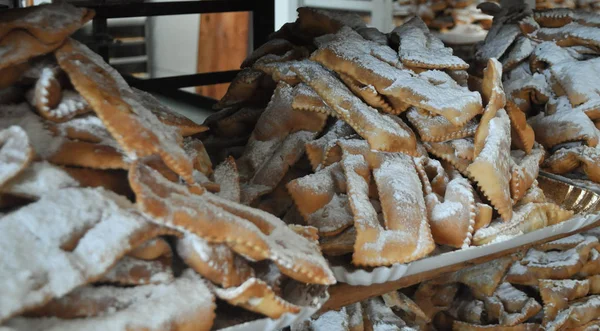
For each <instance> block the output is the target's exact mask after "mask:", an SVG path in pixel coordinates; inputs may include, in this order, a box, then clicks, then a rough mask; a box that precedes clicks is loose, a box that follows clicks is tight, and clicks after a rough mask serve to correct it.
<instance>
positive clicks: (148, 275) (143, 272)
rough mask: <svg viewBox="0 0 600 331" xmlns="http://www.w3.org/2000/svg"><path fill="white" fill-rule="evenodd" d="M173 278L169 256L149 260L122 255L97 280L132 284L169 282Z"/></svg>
mask: <svg viewBox="0 0 600 331" xmlns="http://www.w3.org/2000/svg"><path fill="white" fill-rule="evenodd" d="M173 279H174V275H173V269H171V258H170V256H165V257H163V258H160V259H156V260H151V261H147V260H139V259H136V258H133V257H130V256H124V257H122V258H121V260H119V261H118V262H117V263H116V264H115V265H114V266H113V267H112V268H111V269H110V270H109V271H108V272H107V273H106V274H104V276H102V278H100V279H99V280H98V282H99V283H102V284H116V285H121V286H132V285H144V284H160V283H170V282H172V281H173Z"/></svg>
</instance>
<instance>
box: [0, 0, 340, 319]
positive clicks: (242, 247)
mask: <svg viewBox="0 0 600 331" xmlns="http://www.w3.org/2000/svg"><path fill="white" fill-rule="evenodd" d="M92 16H93V12H91V11H88V10H85V9H76V8H74V7H71V6H70V5H65V4H52V5H44V6H39V7H31V8H27V9H19V10H15V11H7V12H2V13H0V21H1V22H2V23H1V28H0V45H1V47H2V51H1V52H0V71H1V73H0V83H1V84H2V85H1V86H0V237H1V238H0V247H1V248H2V254H3V257H2V259H1V262H0V276H1V277H0V292H2V299H1V300H0V325H2V327H0V328H1V329H2V330H84V329H85V330H165V329H169V330H190V329H194V330H210V329H211V327H212V326H213V321H214V319H215V315H217V317H216V318H217V320H219V318H221V319H223V320H225V321H228V320H229V315H227V311H228V310H229V309H234V308H232V306H231V305H234V306H239V307H241V308H243V309H246V310H248V311H251V312H255V313H258V314H260V315H265V316H268V317H272V318H278V317H280V316H281V315H282V314H284V313H297V312H299V311H300V310H301V309H302V305H303V304H309V303H310V302H301V300H300V299H301V298H303V294H304V295H306V294H307V293H309V291H311V292H310V294H313V293H314V292H316V291H318V290H323V289H324V286H321V285H329V284H333V283H335V279H334V278H333V275H332V273H331V271H330V270H329V267H328V265H327V262H326V261H325V259H324V258H323V256H322V255H321V253H320V251H319V246H318V242H317V240H318V235H317V233H316V229H314V228H311V227H303V226H288V225H286V224H285V223H284V222H282V221H281V220H280V219H279V218H277V217H275V216H273V215H271V214H268V213H266V212H264V211H261V210H258V209H255V208H251V207H248V206H245V205H242V204H240V203H239V199H240V194H239V192H240V187H239V182H238V180H237V178H238V174H237V170H236V167H235V164H234V163H233V162H232V161H231V160H225V162H223V163H220V164H218V165H217V166H216V167H214V169H213V166H212V163H211V161H210V159H209V158H208V154H207V153H206V150H205V149H204V146H203V144H202V141H201V140H199V139H197V138H194V137H193V135H195V134H198V133H200V132H202V131H204V130H206V127H204V126H202V125H198V124H196V123H194V122H192V121H190V120H189V119H187V118H185V117H182V116H180V115H177V114H175V113H173V112H171V111H169V110H168V109H167V108H166V107H164V106H162V105H161V104H159V103H158V101H157V100H156V99H154V98H153V97H152V96H150V95H149V94H146V93H144V92H141V91H138V90H135V89H133V88H131V87H129V85H128V84H127V83H126V82H125V81H124V79H123V78H122V77H121V76H120V75H119V74H118V73H117V72H116V71H115V70H114V69H112V68H111V67H110V66H108V65H107V64H106V63H105V62H104V61H103V60H102V59H101V58H100V57H99V56H98V55H96V54H94V53H93V52H92V51H90V50H89V49H88V48H87V47H85V46H84V45H82V44H80V43H78V42H76V41H74V40H72V39H70V38H69V35H70V34H71V33H72V32H73V31H75V30H76V29H77V28H79V27H81V26H82V25H83V24H84V23H85V22H87V21H89V19H90V18H91V17H92ZM216 298H218V299H219V301H216ZM215 309H216V310H217V312H215ZM237 309H239V308H237ZM260 315H256V316H260Z"/></svg>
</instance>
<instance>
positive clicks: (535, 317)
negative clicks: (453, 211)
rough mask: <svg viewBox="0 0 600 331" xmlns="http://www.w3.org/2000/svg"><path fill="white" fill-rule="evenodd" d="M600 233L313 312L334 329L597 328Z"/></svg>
mask: <svg viewBox="0 0 600 331" xmlns="http://www.w3.org/2000/svg"><path fill="white" fill-rule="evenodd" d="M599 237H600V231H598V230H593V231H591V232H588V233H583V234H577V235H573V236H571V237H567V238H563V239H560V240H557V241H553V242H549V243H545V244H542V245H540V246H538V247H535V248H532V249H530V250H529V251H527V252H526V253H524V254H515V255H512V256H507V257H503V258H500V259H497V260H493V261H491V262H488V263H484V264H481V265H478V266H474V267H470V268H468V269H463V270H461V271H458V272H455V273H452V274H449V275H446V276H444V277H440V278H438V279H434V280H431V281H427V282H424V283H421V284H419V285H416V286H413V287H411V288H406V289H402V290H400V291H394V292H390V293H387V294H385V295H383V296H382V297H377V298H371V299H369V300H366V301H364V302H362V303H357V304H353V305H350V306H347V307H344V308H342V309H341V310H339V311H330V312H326V313H324V314H322V315H319V316H313V318H312V319H311V320H309V321H305V322H304V323H298V324H296V325H294V326H293V327H292V330H297V331H321V330H329V329H328V328H327V326H328V325H329V326H331V325H337V326H341V328H339V329H337V330H352V331H359V330H384V329H385V330H461V331H463V330H520V331H524V330H527V331H529V330H597V329H598V327H600V253H599V250H600V243H599V241H598V239H599Z"/></svg>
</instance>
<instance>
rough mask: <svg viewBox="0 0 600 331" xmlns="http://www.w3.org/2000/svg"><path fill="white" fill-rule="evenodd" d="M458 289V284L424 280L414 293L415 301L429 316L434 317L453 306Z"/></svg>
mask: <svg viewBox="0 0 600 331" xmlns="http://www.w3.org/2000/svg"><path fill="white" fill-rule="evenodd" d="M457 291H458V285H457V284H452V283H450V284H435V283H433V282H422V283H421V284H419V287H418V288H417V290H416V292H415V294H414V301H415V303H416V304H417V305H419V308H421V309H422V310H423V312H424V313H425V314H426V315H427V317H428V318H430V319H433V318H434V316H435V315H436V314H438V313H439V312H441V311H446V310H449V309H450V308H451V307H452V302H453V301H454V298H455V296H456V294H457Z"/></svg>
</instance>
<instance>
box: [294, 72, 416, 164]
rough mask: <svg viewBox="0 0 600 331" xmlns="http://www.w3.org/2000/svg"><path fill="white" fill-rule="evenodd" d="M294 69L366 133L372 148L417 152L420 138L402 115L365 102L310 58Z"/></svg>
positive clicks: (340, 113) (335, 109)
mask: <svg viewBox="0 0 600 331" xmlns="http://www.w3.org/2000/svg"><path fill="white" fill-rule="evenodd" d="M292 70H293V71H294V72H296V73H297V74H298V75H299V76H300V78H301V79H302V81H303V82H304V83H306V84H308V85H309V86H310V87H312V88H313V89H314V90H315V91H316V92H317V94H319V96H320V97H321V98H323V100H324V101H325V102H326V103H327V104H328V105H329V106H330V107H331V108H332V109H333V110H334V111H335V112H336V114H337V117H338V118H340V119H342V120H344V121H345V122H346V123H348V124H349V125H350V126H352V128H353V129H354V130H356V131H357V132H358V134H360V135H362V136H364V137H365V138H366V139H367V141H369V144H370V145H371V148H373V149H376V150H381V151H389V152H396V151H405V152H408V153H414V151H415V148H416V140H415V137H414V134H413V133H412V131H410V129H409V128H408V127H407V126H406V124H404V123H402V121H401V120H399V119H398V120H395V119H393V118H392V117H389V116H386V115H381V114H379V113H377V111H376V110H375V109H373V108H371V107H369V106H367V105H366V104H364V103H363V102H362V101H361V100H360V99H359V98H358V97H356V96H354V94H352V93H351V92H350V91H349V90H348V88H346V87H345V86H344V84H343V83H342V82H340V81H339V80H337V79H336V78H335V76H334V75H333V74H332V73H331V72H330V71H328V70H327V69H325V68H323V67H322V66H321V65H319V64H317V63H314V62H311V61H308V60H305V61H301V62H299V63H297V64H295V65H294V66H293V67H292Z"/></svg>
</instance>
